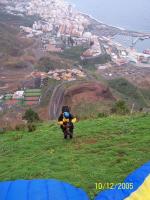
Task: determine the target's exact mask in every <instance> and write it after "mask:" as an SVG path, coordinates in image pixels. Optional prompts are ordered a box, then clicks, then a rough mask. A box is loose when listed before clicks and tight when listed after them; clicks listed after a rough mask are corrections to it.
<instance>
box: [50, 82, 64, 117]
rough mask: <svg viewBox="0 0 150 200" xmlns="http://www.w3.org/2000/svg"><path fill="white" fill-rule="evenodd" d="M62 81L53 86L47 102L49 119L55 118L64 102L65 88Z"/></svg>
mask: <svg viewBox="0 0 150 200" xmlns="http://www.w3.org/2000/svg"><path fill="white" fill-rule="evenodd" d="M63 85H64V83H61V84H59V85H58V86H57V87H55V89H54V91H53V94H52V96H51V99H50V104H49V118H50V120H55V119H57V118H58V116H59V114H60V113H61V108H62V106H63V102H64V96H65V88H64V86H63Z"/></svg>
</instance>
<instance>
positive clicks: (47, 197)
mask: <svg viewBox="0 0 150 200" xmlns="http://www.w3.org/2000/svg"><path fill="white" fill-rule="evenodd" d="M0 200H89V198H88V196H87V194H86V193H85V192H84V191H83V190H82V189H79V188H76V187H73V186H72V185H70V184H68V183H65V182H61V181H57V180H53V179H51V180H17V181H6V182H0Z"/></svg>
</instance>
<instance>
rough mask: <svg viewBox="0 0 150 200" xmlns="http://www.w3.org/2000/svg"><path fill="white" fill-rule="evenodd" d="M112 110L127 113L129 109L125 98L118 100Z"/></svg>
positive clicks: (122, 113)
mask: <svg viewBox="0 0 150 200" xmlns="http://www.w3.org/2000/svg"><path fill="white" fill-rule="evenodd" d="M111 111H112V113H116V114H121V115H125V114H127V113H129V109H128V107H127V105H126V102H125V101H123V100H119V101H117V102H116V103H115V104H114V105H113V107H112V109H111Z"/></svg>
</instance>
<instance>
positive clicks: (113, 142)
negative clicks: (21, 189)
mask: <svg viewBox="0 0 150 200" xmlns="http://www.w3.org/2000/svg"><path fill="white" fill-rule="evenodd" d="M149 122H150V116H148V115H143V116H142V115H137V116H110V117H107V118H98V119H95V120H92V119H91V120H90V119H89V120H86V121H81V122H79V123H77V124H76V129H75V138H74V139H73V140H72V141H70V140H68V141H64V140H63V137H62V133H61V131H60V129H59V127H58V126H57V125H56V124H55V122H50V123H47V124H46V123H43V124H38V125H37V130H36V131H35V132H33V133H28V132H23V131H20V132H16V131H14V132H8V133H5V134H1V135H0V166H1V167H0V180H1V181H4V180H16V179H33V178H35V179H37V178H46V179H48V178H55V179H59V180H63V181H66V182H69V183H71V184H73V185H75V186H77V187H81V188H84V189H85V190H86V191H87V192H88V194H89V195H90V197H91V199H93V197H94V196H95V194H97V193H98V191H96V189H95V183H96V182H101V183H118V182H122V181H123V180H124V178H125V177H126V176H127V175H128V174H129V173H131V172H132V171H134V170H135V169H136V168H138V167H139V166H141V165H142V164H144V163H145V162H147V161H148V160H150V151H149V144H150V134H149V133H150V132H149V131H150V123H149Z"/></svg>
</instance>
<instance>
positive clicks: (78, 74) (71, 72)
mask: <svg viewBox="0 0 150 200" xmlns="http://www.w3.org/2000/svg"><path fill="white" fill-rule="evenodd" d="M31 76H32V77H33V78H35V77H41V79H42V80H43V79H45V78H51V79H54V80H58V81H59V80H65V81H73V80H76V79H77V78H83V77H86V74H85V73H84V72H83V71H82V70H80V69H75V68H74V69H55V70H50V71H49V72H48V73H46V72H40V71H37V72H36V71H35V72H32V74H31Z"/></svg>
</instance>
